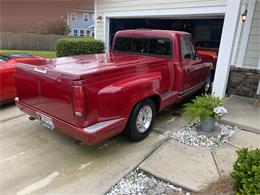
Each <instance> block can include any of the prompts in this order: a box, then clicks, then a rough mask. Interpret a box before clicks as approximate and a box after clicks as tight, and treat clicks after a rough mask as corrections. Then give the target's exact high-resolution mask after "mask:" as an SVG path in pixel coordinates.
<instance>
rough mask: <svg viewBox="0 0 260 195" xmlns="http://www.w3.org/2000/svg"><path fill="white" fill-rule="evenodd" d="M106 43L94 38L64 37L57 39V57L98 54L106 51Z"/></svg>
mask: <svg viewBox="0 0 260 195" xmlns="http://www.w3.org/2000/svg"><path fill="white" fill-rule="evenodd" d="M104 48H105V46H104V43H103V42H102V41H100V40H95V39H93V38H62V39H59V40H57V42H56V45H55V50H56V54H57V57H62V56H75V55H83V54H96V53H103V52H104Z"/></svg>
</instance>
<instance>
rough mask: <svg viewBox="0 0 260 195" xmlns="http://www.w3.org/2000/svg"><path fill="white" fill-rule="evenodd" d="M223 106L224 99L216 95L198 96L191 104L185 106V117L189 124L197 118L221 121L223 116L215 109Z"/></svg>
mask: <svg viewBox="0 0 260 195" xmlns="http://www.w3.org/2000/svg"><path fill="white" fill-rule="evenodd" d="M223 104H224V99H222V98H219V97H216V96H214V95H208V94H204V95H201V96H197V97H196V98H195V99H193V100H192V101H191V103H187V104H185V105H184V113H183V115H184V117H185V118H186V119H187V120H188V121H189V122H192V121H193V120H195V119H197V118H199V119H201V120H207V119H210V118H215V119H216V120H220V118H221V115H220V114H218V113H217V112H215V111H214V109H215V108H218V107H220V106H222V105H223ZM221 109H224V108H221Z"/></svg>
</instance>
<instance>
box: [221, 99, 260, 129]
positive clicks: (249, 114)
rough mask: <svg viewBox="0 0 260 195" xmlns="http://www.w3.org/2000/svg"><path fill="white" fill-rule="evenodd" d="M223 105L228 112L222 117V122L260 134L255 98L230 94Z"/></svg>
mask: <svg viewBox="0 0 260 195" xmlns="http://www.w3.org/2000/svg"><path fill="white" fill-rule="evenodd" d="M225 107H226V108H227V110H228V114H227V115H226V116H225V117H224V118H223V122H224V123H228V124H232V125H237V126H239V127H241V128H242V129H246V130H248V131H253V132H255V133H258V134H260V106H257V105H256V99H253V98H248V97H242V96H236V95H232V96H230V97H229V98H228V99H227V101H226V103H225Z"/></svg>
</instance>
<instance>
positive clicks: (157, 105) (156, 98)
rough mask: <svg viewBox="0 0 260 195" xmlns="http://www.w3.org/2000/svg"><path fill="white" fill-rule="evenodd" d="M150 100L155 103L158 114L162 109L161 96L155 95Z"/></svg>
mask: <svg viewBox="0 0 260 195" xmlns="http://www.w3.org/2000/svg"><path fill="white" fill-rule="evenodd" d="M149 99H151V100H152V101H153V102H154V104H155V107H156V110H157V112H158V111H159V109H160V96H159V95H153V96H151V97H149Z"/></svg>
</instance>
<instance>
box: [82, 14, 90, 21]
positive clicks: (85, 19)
mask: <svg viewBox="0 0 260 195" xmlns="http://www.w3.org/2000/svg"><path fill="white" fill-rule="evenodd" d="M88 21H89V15H88V14H87V13H84V14H83V22H88Z"/></svg>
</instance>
